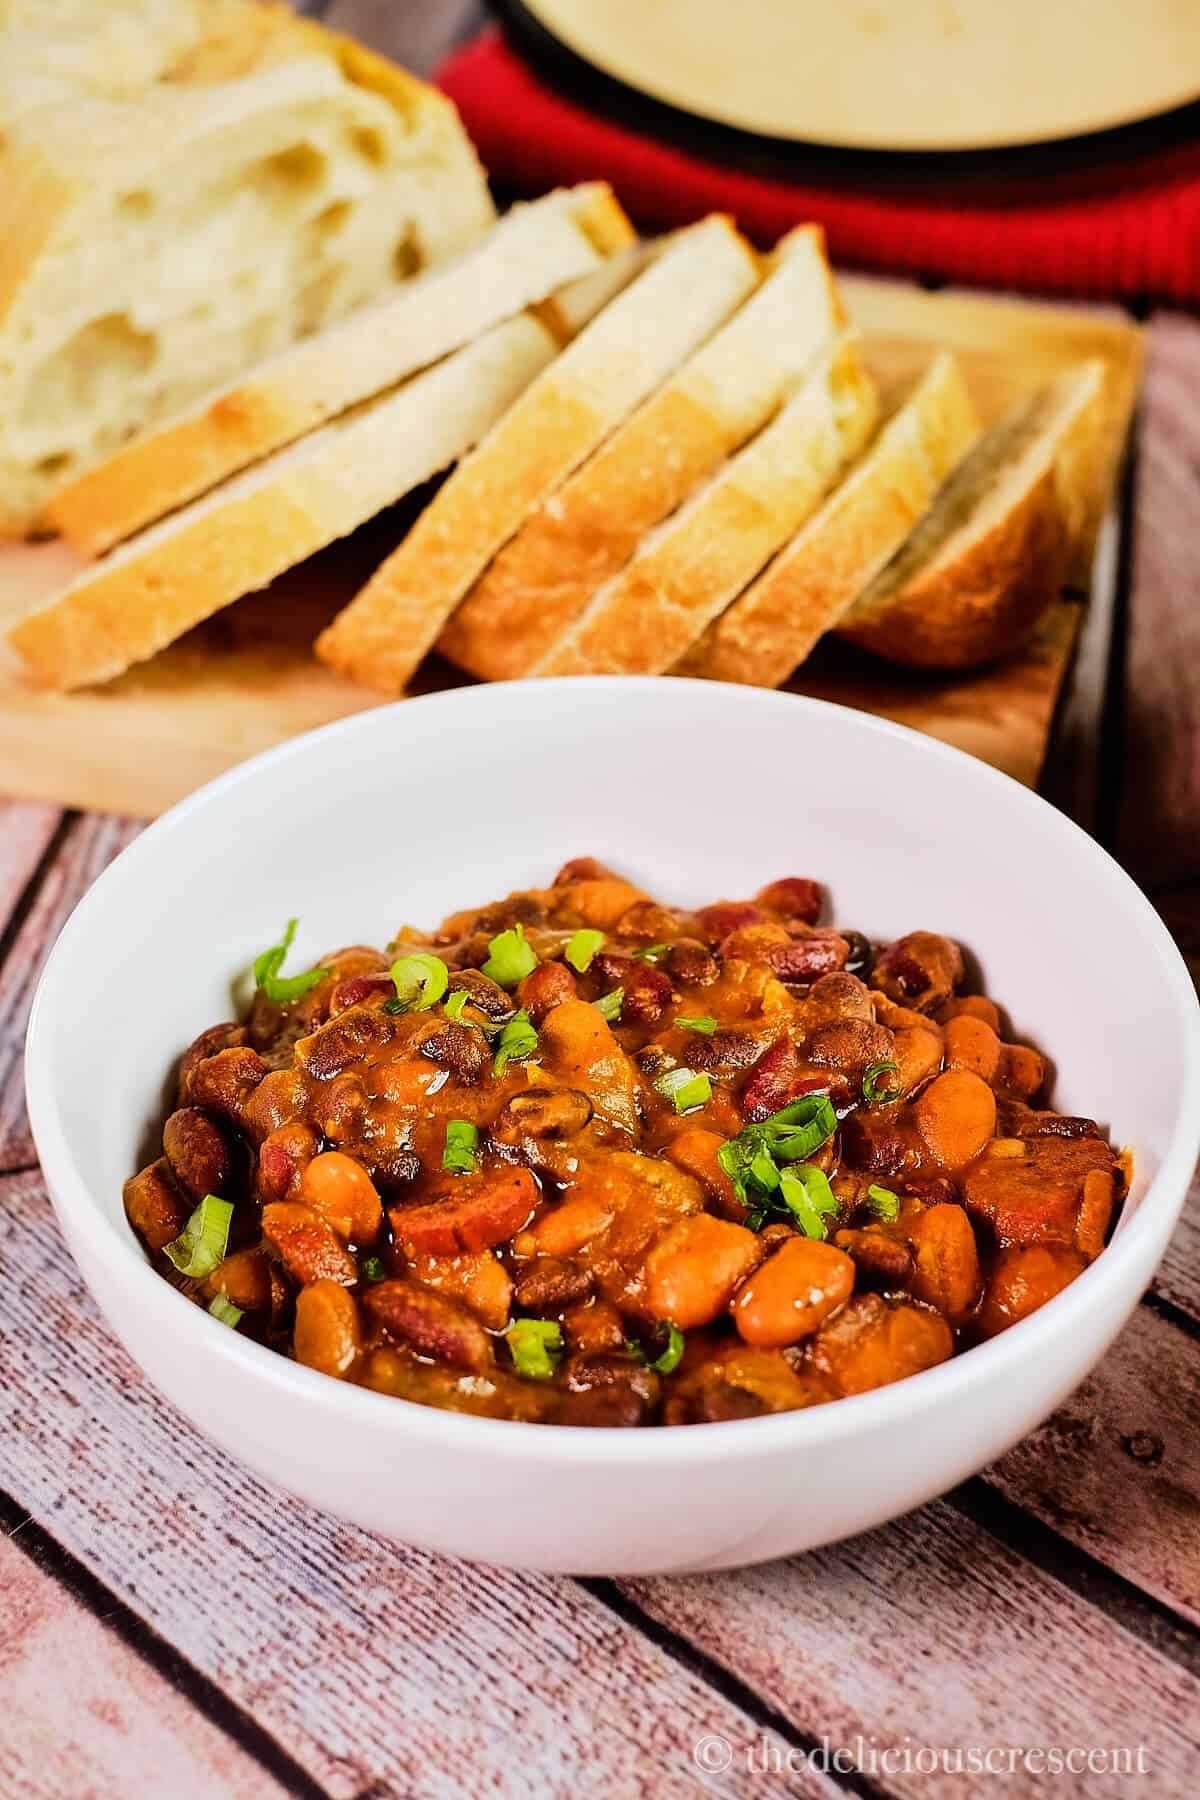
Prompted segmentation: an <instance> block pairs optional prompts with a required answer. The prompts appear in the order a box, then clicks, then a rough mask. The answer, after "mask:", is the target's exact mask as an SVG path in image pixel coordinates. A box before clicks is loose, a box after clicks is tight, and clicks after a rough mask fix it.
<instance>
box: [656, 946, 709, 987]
mask: <svg viewBox="0 0 1200 1800" xmlns="http://www.w3.org/2000/svg"><path fill="white" fill-rule="evenodd" d="M666 970H667V973H668V975H670V977H671V980H672V981H677V982H678V983H679V985H680V986H681V987H711V986H712V984H713V982H714V981H715V980H716V979H717V976H718V975H719V974H720V973H721V965H720V963H719V962H718V961H717V959H716V957H715V956H714V955H713V954H712V952H711V951H710V950H706V949H705V948H704V945H703V944H697V943H696V942H695V941H694V939H692V938H680V939H678V941H677V942H676V943H674V944H672V945H671V948H670V950H669V951H668V952H667V960H666Z"/></svg>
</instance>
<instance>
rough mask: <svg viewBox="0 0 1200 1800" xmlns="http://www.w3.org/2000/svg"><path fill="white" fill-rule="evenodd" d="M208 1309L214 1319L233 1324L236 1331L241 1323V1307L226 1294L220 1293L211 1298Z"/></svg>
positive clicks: (223, 1323) (224, 1323)
mask: <svg viewBox="0 0 1200 1800" xmlns="http://www.w3.org/2000/svg"><path fill="white" fill-rule="evenodd" d="M208 1310H209V1312H210V1313H211V1314H212V1316H213V1318H214V1319H218V1320H219V1321H220V1323H221V1324H222V1325H230V1326H232V1328H233V1329H234V1331H236V1330H237V1328H238V1326H239V1324H240V1323H241V1318H242V1309H241V1307H240V1306H235V1305H234V1304H233V1301H232V1300H230V1299H229V1297H228V1296H227V1295H226V1294H218V1295H217V1297H216V1299H215V1300H210V1301H209V1303H208Z"/></svg>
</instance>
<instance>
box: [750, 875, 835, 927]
mask: <svg viewBox="0 0 1200 1800" xmlns="http://www.w3.org/2000/svg"><path fill="white" fill-rule="evenodd" d="M755 899H756V900H757V902H758V904H759V906H763V907H765V908H766V910H767V911H768V912H772V913H777V914H778V916H779V917H780V918H781V919H800V920H802V921H803V923H804V924H805V925H815V924H816V922H817V919H818V918H819V917H820V912H821V885H820V883H819V882H817V881H809V880H808V879H807V877H806V876H803V875H785V876H783V877H782V879H781V880H779V881H772V882H769V883H768V885H767V886H766V887H765V888H763V889H761V891H760V892H759V893H758V894H756V895H755Z"/></svg>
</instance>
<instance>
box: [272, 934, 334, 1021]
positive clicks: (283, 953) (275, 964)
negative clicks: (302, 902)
mask: <svg viewBox="0 0 1200 1800" xmlns="http://www.w3.org/2000/svg"><path fill="white" fill-rule="evenodd" d="M298 923H299V921H298V920H296V919H289V920H288V922H287V930H286V931H285V932H284V934H283V940H282V942H281V943H278V944H272V945H271V948H270V949H269V950H264V951H263V953H262V955H261V956H256V957H255V959H254V985H255V987H257V988H260V989H261V991H262V992H263V993H264V994H265V995H266V996H267V999H268V1000H273V1001H274V1002H275V1004H276V1006H286V1005H287V1004H288V1002H289V1001H290V1000H298V999H299V998H300V996H301V994H307V992H308V990H309V988H314V987H316V985H317V983H318V981H320V980H321V978H322V976H324V975H327V974H328V973H329V971H328V969H307V970H306V971H305V972H304V974H303V975H281V974H280V973H279V971H280V969H282V967H283V965H284V961H285V959H286V957H287V953H288V951H289V950H290V949H291V947H292V939H293V938H294V937H295V935H296V926H297V924H298Z"/></svg>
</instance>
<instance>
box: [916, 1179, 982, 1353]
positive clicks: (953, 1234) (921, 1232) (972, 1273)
mask: <svg viewBox="0 0 1200 1800" xmlns="http://www.w3.org/2000/svg"><path fill="white" fill-rule="evenodd" d="M909 1234H910V1237H911V1240H912V1246H913V1251H914V1254H915V1258H916V1261H915V1265H914V1267H913V1271H912V1275H911V1276H910V1278H909V1282H908V1289H909V1292H910V1293H911V1294H913V1295H914V1296H915V1297H916V1299H918V1300H924V1301H926V1302H928V1304H929V1305H930V1306H936V1307H937V1309H938V1311H939V1312H940V1313H944V1314H945V1316H946V1318H947V1319H949V1321H950V1323H951V1325H962V1324H964V1323H965V1321H966V1320H967V1319H968V1318H969V1316H970V1314H971V1313H972V1312H973V1310H974V1308H975V1302H976V1301H977V1300H978V1298H979V1289H980V1283H981V1277H980V1273H979V1251H978V1249H977V1248H976V1244H975V1233H974V1231H972V1229H971V1221H970V1219H969V1218H968V1217H967V1215H966V1213H965V1212H964V1211H963V1209H962V1207H961V1206H930V1207H928V1208H927V1209H926V1210H925V1211H924V1212H922V1213H919V1214H918V1215H917V1217H916V1218H915V1219H914V1220H913V1222H912V1224H911V1226H910V1227H909Z"/></svg>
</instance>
